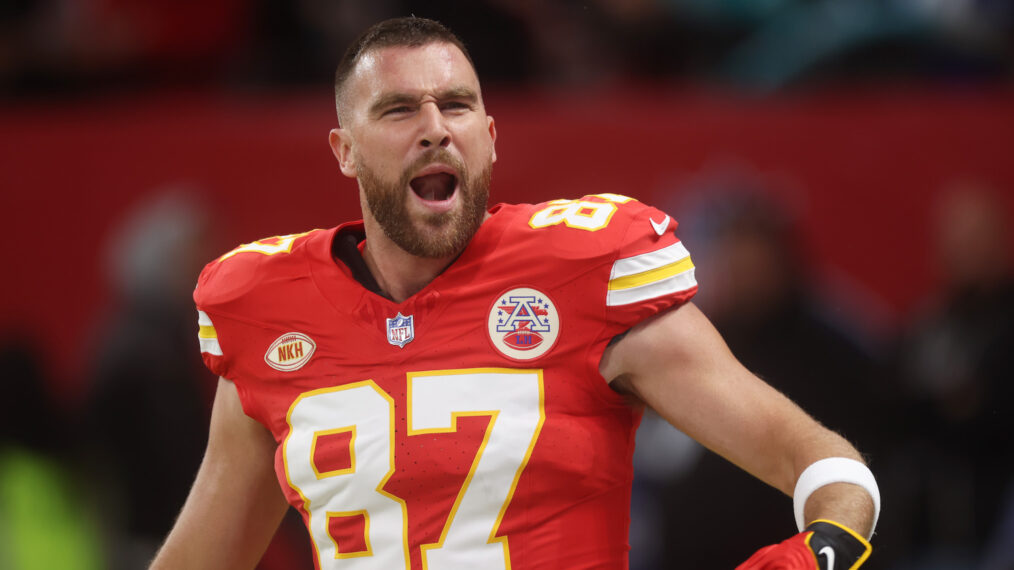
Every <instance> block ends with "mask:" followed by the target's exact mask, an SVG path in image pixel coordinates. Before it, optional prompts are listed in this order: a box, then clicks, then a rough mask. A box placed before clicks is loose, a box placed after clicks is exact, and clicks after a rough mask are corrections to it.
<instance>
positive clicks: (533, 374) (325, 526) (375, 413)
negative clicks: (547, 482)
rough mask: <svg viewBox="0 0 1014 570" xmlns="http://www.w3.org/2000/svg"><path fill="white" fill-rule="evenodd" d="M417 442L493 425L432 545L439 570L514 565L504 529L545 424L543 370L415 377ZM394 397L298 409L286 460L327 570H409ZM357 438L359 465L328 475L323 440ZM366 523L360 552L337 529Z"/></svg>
mask: <svg viewBox="0 0 1014 570" xmlns="http://www.w3.org/2000/svg"><path fill="white" fill-rule="evenodd" d="M406 403H407V407H408V420H407V423H408V435H409V436H413V435H420V434H433V433H449V432H453V431H456V429H457V427H456V421H457V420H456V418H457V417H458V416H489V418H490V421H489V426H488V427H487V428H486V435H485V437H484V438H483V441H482V444H481V445H480V447H479V449H478V451H477V452H476V454H475V460H474V461H473V462H472V466H471V469H470V470H469V473H468V475H467V476H466V477H465V481H464V484H463V485H462V487H461V489H460V490H459V492H458V496H457V499H456V500H455V501H454V506H453V507H452V508H451V511H450V513H449V515H448V517H447V522H446V523H445V524H444V528H443V531H442V532H441V533H440V539H439V541H438V542H436V543H434V544H425V545H422V547H421V549H422V560H423V565H424V567H426V568H429V569H433V570H436V569H439V568H460V567H465V566H466V565H467V566H468V567H471V568H483V569H486V568H510V548H509V545H508V543H507V537H497V536H496V534H497V530H498V528H499V526H500V522H501V520H502V519H503V516H504V513H505V512H506V510H507V506H508V505H509V504H510V501H511V498H512V496H513V494H514V489H515V488H516V485H517V482H518V479H519V478H520V476H521V472H522V471H523V470H524V468H525V465H527V463H528V459H529V457H530V456H531V453H532V449H533V448H534V447H535V441H536V439H538V436H539V431H540V430H541V428H542V424H543V422H544V421H545V406H544V393H543V383H542V371H541V370H510V369H499V368H491V369H471V370H453V371H439V372H417V373H409V374H408V396H407V402H406ZM394 412H395V410H394V399H393V398H391V396H390V395H389V394H387V393H385V392H384V391H383V390H382V389H381V388H380V387H379V386H377V385H376V384H375V383H374V382H373V381H372V380H365V381H362V382H356V383H353V384H347V385H343V386H337V387H333V388H322V389H320V390H314V391H311V392H307V393H305V394H301V395H300V396H299V397H298V398H297V399H296V401H295V402H293V404H292V406H291V407H290V408H289V413H288V423H289V428H290V430H289V435H288V436H287V437H286V438H285V441H284V442H283V443H282V456H283V460H284V463H285V472H286V477H287V479H288V482H289V485H290V486H291V487H292V488H293V489H294V490H296V491H297V492H298V493H299V494H300V496H301V497H302V498H303V502H304V505H305V508H306V511H307V513H309V517H308V518H309V520H308V523H307V526H308V527H309V530H310V538H311V540H312V542H313V546H314V551H315V555H316V557H317V561H318V565H319V567H320V568H321V570H324V569H334V570H337V569H343V570H344V569H361V568H371V569H372V568H377V569H380V568H383V569H389V568H408V567H409V566H410V563H409V560H410V558H409V547H408V537H407V534H408V524H407V516H406V508H405V502H404V501H403V500H402V499H400V498H399V497H396V496H394V495H392V494H390V493H388V492H386V491H385V490H384V485H385V483H386V482H387V480H388V479H389V478H390V477H391V475H392V474H393V473H394V470H395V463H394V430H395V424H394V422H395V413H394ZM338 431H351V433H352V437H351V440H350V443H349V449H350V455H351V458H352V462H351V467H350V468H347V469H339V470H333V471H325V472H320V470H318V468H317V465H316V463H315V462H314V459H313V454H314V451H315V447H316V442H317V438H318V437H319V436H321V435H326V434H329V433H335V432H338ZM353 515H354V516H360V517H363V519H364V520H365V527H364V535H365V536H364V537H363V539H364V544H365V548H364V547H362V546H360V547H359V548H358V549H353V550H350V549H349V548H348V547H346V548H345V549H343V548H342V545H340V544H339V543H338V541H336V540H335V539H334V538H333V536H332V535H331V532H330V530H329V529H330V521H331V519H333V518H335V517H346V516H353Z"/></svg>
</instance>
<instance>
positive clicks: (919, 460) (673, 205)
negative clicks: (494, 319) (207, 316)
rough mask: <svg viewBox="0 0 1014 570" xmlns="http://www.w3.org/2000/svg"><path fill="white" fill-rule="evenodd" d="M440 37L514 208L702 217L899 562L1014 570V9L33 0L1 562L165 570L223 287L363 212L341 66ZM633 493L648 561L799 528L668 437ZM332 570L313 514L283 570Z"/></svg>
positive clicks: (969, 3) (23, 73)
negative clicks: (854, 451) (424, 35)
mask: <svg viewBox="0 0 1014 570" xmlns="http://www.w3.org/2000/svg"><path fill="white" fill-rule="evenodd" d="M407 14H416V15H419V16H427V17H432V18H435V19H438V20H441V21H443V22H444V23H446V24H448V25H450V26H451V27H452V29H454V30H455V31H456V32H457V33H458V34H459V35H461V36H462V38H463V39H464V40H465V42H466V44H467V45H468V46H469V48H470V49H471V51H472V55H473V57H474V59H475V61H476V64H477V67H478V69H479V74H480V77H481V78H482V79H483V86H484V95H485V99H486V106H487V110H488V111H489V112H490V114H492V115H493V116H494V117H495V119H496V122H497V130H498V134H499V139H498V141H497V153H498V156H499V162H498V164H497V166H496V169H495V172H494V177H493V189H492V201H493V202H500V201H511V202H517V201H541V200H545V199H550V198H557V197H578V196H581V195H585V194H592V193H600V192H612V193H619V194H627V195H630V196H633V197H636V198H638V199H640V200H642V201H645V202H649V203H653V204H656V205H659V206H660V207H662V208H663V209H666V210H667V211H669V212H670V213H671V214H672V215H673V216H674V217H675V218H676V219H677V220H679V221H680V222H681V226H680V230H679V232H678V233H679V234H680V235H681V237H682V238H683V240H684V241H685V242H686V243H687V245H688V247H689V249H690V250H691V252H692V253H694V254H695V263H696V265H697V267H698V271H699V275H698V277H699V281H700V282H701V287H702V291H701V294H700V296H699V298H698V302H699V304H700V305H701V306H702V308H704V310H705V311H706V312H708V314H709V315H710V316H711V317H712V319H713V320H714V321H715V322H716V324H717V325H718V326H719V328H720V329H721V330H722V332H723V334H725V335H726V337H727V339H729V342H730V345H732V347H733V349H734V351H736V352H737V354H739V355H740V357H741V358H742V359H743V360H744V362H746V363H747V365H748V366H750V367H751V368H753V369H754V370H756V371H757V372H758V373H760V374H761V375H762V376H764V377H765V378H766V379H767V380H768V381H769V382H771V383H772V384H774V385H775V386H776V387H779V388H780V389H782V390H784V391H786V392H787V393H789V395H790V396H792V397H793V398H795V399H797V401H799V402H800V403H801V404H802V405H803V406H804V407H805V408H807V409H808V410H810V411H812V412H813V413H814V414H815V415H816V416H817V417H818V418H820V419H822V420H823V421H825V423H827V424H828V425H829V426H830V427H832V428H834V429H838V430H841V431H842V432H843V433H844V434H845V435H846V436H847V437H849V438H850V439H852V440H853V441H855V442H856V444H857V446H858V447H859V448H860V449H862V450H864V451H866V452H868V453H869V454H870V459H871V462H872V466H873V468H874V471H875V472H876V473H877V474H878V476H879V477H880V478H881V484H882V491H883V493H884V515H883V519H882V523H881V527H880V528H881V530H880V533H879V535H878V537H877V538H876V539H875V542H874V544H875V547H876V549H875V555H874V557H873V558H872V560H871V562H870V563H869V564H868V567H871V568H887V569H894V570H900V569H908V568H920V569H964V568H982V569H1000V568H1014V552H1012V551H1014V546H1012V545H1014V487H1012V486H1011V483H1012V482H1014V465H1012V464H1014V449H1012V445H1011V443H1010V441H1009V440H1010V439H1011V438H1010V437H1009V434H1010V433H1011V431H1012V429H1011V428H1012V427H1014V413H1012V402H1014V398H1012V397H1011V396H1012V395H1014V394H1012V392H1014V390H1012V386H1014V365H1012V360H1014V356H1012V355H1014V286H1012V280H1011V253H1010V252H1011V248H1012V246H1014V234H1012V232H1011V231H1010V230H1011V227H1010V226H1011V223H1010V221H1011V218H1012V215H1014V82H1012V78H1014V3H1012V2H1009V1H1008V0H851V1H847V2H843V1H838V0H629V1H624V0H585V1H580V2H579V1H569V0H549V1H546V2H531V1H517V2H512V1H510V0H482V1H479V0H476V1H461V2H450V1H445V2H414V1H411V0H372V1H369V2H367V1H351V0H348V1H342V0H290V1H279V0H255V1H250V2H244V1H241V0H205V1H203V2H196V1H193V0H183V1H180V0H176V1H168V0H148V1H146V2H129V1H124V0H11V1H8V2H5V3H4V4H3V6H2V7H0V188H2V190H0V196H2V198H0V200H2V202H0V205H2V211H3V212H5V213H6V216H5V219H7V220H8V221H7V230H6V236H7V237H6V247H5V248H4V252H5V255H6V256H7V259H8V263H7V267H8V270H7V271H6V272H5V275H6V277H5V278H4V279H3V280H0V287H2V289H0V291H2V298H3V313H2V320H0V339H2V345H0V348H2V352H0V354H2V358H3V366H0V374H2V378H3V390H4V396H3V397H2V398H0V401H2V402H3V403H2V404H0V421H2V422H3V429H2V431H0V438H2V439H0V535H2V536H0V569H2V568H11V569H18V570H21V569H32V568H54V567H61V568H134V567H139V566H141V565H143V563H144V561H145V560H146V559H147V557H149V556H150V555H151V554H152V552H153V549H154V548H155V547H156V546H157V544H158V542H159V540H160V539H161V537H162V536H163V535H164V534H165V532H166V531H167V530H168V527H169V525H171V522H172V517H173V516H174V514H175V512H176V511H177V510H178V508H179V506H180V504H181V503H182V499H183V497H184V496H185V493H186V489H187V488H188V486H189V483H190V480H191V478H192V476H193V472H194V469H195V466H196V463H197V462H198V461H199V459H200V455H201V451H202V450H203V441H204V440H203V438H204V433H203V432H204V430H205V426H206V421H207V419H206V418H207V405H208V402H209V397H210V393H211V391H212V390H213V386H214V383H213V380H214V379H213V378H211V377H210V374H209V373H207V372H206V371H204V370H203V368H202V367H201V365H200V362H199V355H198V353H197V345H196V341H195V340H194V333H195V332H196V327H195V325H194V321H193V317H194V311H193V308H192V305H191V304H190V301H189V293H190V291H191V290H192V288H193V284H194V282H195V279H196V275H197V272H198V271H199V270H200V267H201V265H202V264H203V263H204V262H206V261H208V260H210V259H212V258H213V257H214V256H216V255H217V254H218V253H220V252H223V251H226V250H228V249H230V248H231V247H233V246H234V245H236V244H238V243H241V242H249V241H252V240H255V239H258V238H261V237H266V236H271V235H279V234H286V233H294V232H299V231H304V230H306V229H309V228H313V227H330V226H333V225H335V224H336V223H338V222H340V221H344V220H347V219H351V218H354V217H358V215H359V214H358V199H357V194H356V187H355V184H354V182H353V181H349V180H347V179H344V178H343V177H341V175H340V173H339V172H338V169H337V168H336V165H335V163H334V161H333V157H332V156H331V153H330V149H329V148H328V146H327V142H326V139H327V131H328V130H329V129H330V128H332V126H334V125H335V118H334V104H333V99H332V92H331V82H332V73H333V67H334V65H335V63H336V62H337V60H338V58H339V57H340V55H341V53H342V51H343V50H344V47H345V45H347V43H348V42H349V41H350V40H351V39H352V38H353V37H354V36H355V35H356V34H357V33H358V32H359V31H361V30H362V29H364V28H365V27H367V26H368V25H370V24H371V23H373V22H375V21H377V20H379V19H382V18H385V17H389V16H396V15H407ZM11 262H13V263H11ZM642 452H644V453H642ZM636 464H637V469H638V477H637V481H636V484H635V493H634V509H633V513H632V519H633V524H632V533H631V543H632V546H633V551H632V555H631V566H632V567H633V568H638V569H640V568H644V569H648V568H731V567H733V566H734V565H735V564H736V563H737V562H738V561H741V560H743V559H745V558H746V557H747V556H748V555H749V554H750V552H751V551H752V550H753V549H755V548H757V547H759V546H761V545H762V544H764V543H765V542H772V541H777V540H780V539H781V538H784V537H785V536H788V535H789V534H791V533H792V532H793V525H792V517H791V514H790V505H789V501H788V500H787V499H785V498H784V497H781V496H778V494H777V493H774V492H773V491H771V490H769V489H766V488H764V487H763V486H762V485H760V484H757V483H755V482H752V481H750V480H749V479H748V478H746V477H745V476H743V475H741V474H739V473H737V472H735V470H734V469H733V468H731V467H729V466H726V465H724V464H722V463H721V462H720V461H715V459H714V458H713V457H712V456H710V455H709V454H707V453H704V452H702V451H701V450H700V449H699V448H697V447H696V445H695V444H693V443H692V442H688V441H686V440H685V439H684V438H682V437H681V436H680V435H679V434H678V433H676V432H675V431H673V430H671V429H667V428H666V427H665V426H661V425H659V424H658V422H657V421H656V420H655V419H654V418H652V417H651V416H650V415H649V416H648V417H647V418H646V420H645V424H644V428H643V429H642V431H641V433H640V435H639V454H638V457H637V458H636ZM42 497H46V499H43V498H42ZM744 507H745V509H746V511H747V512H746V513H744V512H743V511H744ZM55 543H62V544H69V545H76V546H74V547H73V548H71V549H70V551H71V552H73V554H74V555H73V556H69V557H67V559H61V558H59V554H58V552H56V551H57V550H60V549H56V548H54V547H53V545H54V544H55ZM64 550H66V549H64ZM306 556H307V555H306V545H305V543H304V542H303V539H302V538H301V537H300V535H299V529H298V520H290V521H287V523H286V526H285V527H284V529H283V531H282V533H281V534H280V537H279V539H278V540H276V542H275V544H274V545H273V546H272V549H271V550H270V551H269V555H268V556H267V558H266V559H265V561H264V562H263V563H262V567H263V568H266V569H270V568H301V567H312V565H310V566H306V565H307V564H309V563H308V562H307V560H308V559H307V557H306ZM293 561H295V562H293Z"/></svg>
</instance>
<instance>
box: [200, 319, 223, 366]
mask: <svg viewBox="0 0 1014 570" xmlns="http://www.w3.org/2000/svg"><path fill="white" fill-rule="evenodd" d="M197 325H198V327H199V329H198V332H197V340H198V341H200V343H201V352H206V353H208V354H211V355H213V356H222V347H221V346H220V345H219V344H218V331H216V330H215V325H214V324H212V322H211V317H209V316H208V313H205V312H204V311H197Z"/></svg>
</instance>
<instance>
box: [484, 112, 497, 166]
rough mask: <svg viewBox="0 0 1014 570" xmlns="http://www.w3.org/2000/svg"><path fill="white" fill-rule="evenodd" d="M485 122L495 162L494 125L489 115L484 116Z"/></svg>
mask: <svg viewBox="0 0 1014 570" xmlns="http://www.w3.org/2000/svg"><path fill="white" fill-rule="evenodd" d="M486 120H487V121H488V122H489V139H490V150H491V151H492V152H493V162H496V123H495V122H494V121H493V117H492V116H489V115H487V116H486Z"/></svg>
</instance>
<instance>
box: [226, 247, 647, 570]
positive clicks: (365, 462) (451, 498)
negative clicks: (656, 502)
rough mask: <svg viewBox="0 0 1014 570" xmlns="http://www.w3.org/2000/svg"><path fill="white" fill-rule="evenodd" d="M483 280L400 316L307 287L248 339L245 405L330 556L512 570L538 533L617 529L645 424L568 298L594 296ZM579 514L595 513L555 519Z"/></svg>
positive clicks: (494, 274)
mask: <svg viewBox="0 0 1014 570" xmlns="http://www.w3.org/2000/svg"><path fill="white" fill-rule="evenodd" d="M487 269H489V270H484V269H483V268H468V267H463V268H461V270H460V271H462V272H463V273H467V274H468V275H469V276H470V277H472V279H470V280H468V281H464V282H462V281H459V280H458V279H457V278H456V277H457V276H456V275H455V273H456V272H454V273H449V274H446V275H444V276H442V277H441V279H439V280H438V281H437V282H435V283H434V284H433V285H434V286H433V287H431V288H429V289H427V290H425V291H423V292H422V293H420V294H419V295H417V296H416V297H414V298H413V299H411V300H409V301H408V302H406V303H403V304H400V305H395V304H393V303H391V302H389V301H387V300H385V299H382V298H380V297H377V296H375V295H372V294H370V293H365V292H361V291H360V292H358V293H353V292H352V291H353V290H354V288H351V287H350V291H349V292H346V293H345V294H358V295H360V296H361V297H360V300H359V302H357V303H350V304H347V305H345V307H349V308H348V309H345V310H343V309H344V307H336V306H334V305H332V304H329V303H325V302H324V299H314V298H313V297H314V296H315V295H316V294H317V293H316V292H315V291H314V290H313V289H312V288H307V289H306V290H305V291H296V292H293V293H291V294H290V300H289V301H282V300H276V301H275V303H276V304H277V306H276V310H281V311H282V313H284V316H281V317H280V318H279V319H277V321H278V322H279V323H282V322H284V323H285V324H286V326H288V327H289V328H293V327H292V324H293V323H298V325H297V326H296V327H295V329H294V330H288V329H285V328H280V326H279V327H277V328H276V327H270V326H264V325H268V324H269V323H267V322H265V323H262V326H261V327H258V328H256V329H252V331H251V334H253V335H257V336H259V338H257V339H256V340H254V339H253V338H251V339H249V340H250V342H249V343H248V345H249V346H251V347H256V346H259V347H265V348H266V352H265V353H264V355H263V357H262V358H254V357H253V356H255V355H253V354H251V355H250V356H249V357H247V358H244V359H242V361H244V362H248V363H252V364H251V366H252V367H254V368H255V370H251V371H250V373H249V375H248V377H257V378H259V379H260V380H259V381H258V387H257V389H256V396H254V397H253V398H252V400H253V401H254V402H256V403H255V405H256V406H257V407H258V408H259V410H258V412H257V413H258V414H259V415H260V416H261V419H262V421H263V422H264V423H265V424H266V425H269V426H270V427H271V430H272V432H273V433H274V434H275V437H276V439H277V440H278V441H279V443H280V444H279V447H278V451H277V453H276V471H277V473H278V476H279V480H280V483H281V484H282V488H283V490H284V491H285V493H286V495H287V497H288V499H289V501H290V502H291V503H292V504H293V505H294V506H296V507H297V508H299V509H300V510H301V511H303V512H304V517H305V518H306V520H307V525H308V528H309V529H310V532H311V535H312V538H313V543H314V545H315V547H316V548H317V549H318V551H319V552H318V558H319V559H320V560H332V559H333V560H340V561H351V560H356V559H360V558H361V559H362V560H363V562H362V564H367V562H366V561H367V560H369V561H370V562H369V564H370V565H369V566H368V567H371V568H395V567H398V564H399V563H401V564H403V563H404V560H407V561H408V563H409V565H410V566H411V567H414V568H421V567H424V566H425V567H429V568H439V567H452V566H454V564H453V563H452V561H453V560H454V559H455V558H454V557H462V558H461V560H462V561H465V560H467V561H469V563H470V564H475V561H477V560H485V561H486V562H487V563H486V564H479V565H478V566H477V567H482V568H487V567H488V568H497V567H504V568H506V567H509V564H511V562H510V561H511V560H513V561H514V562H513V563H514V564H518V563H519V562H521V561H522V560H524V558H525V557H526V555H534V552H537V549H535V545H536V544H537V543H538V538H539V537H538V536H533V535H532V534H531V531H530V529H531V528H541V529H543V531H542V532H543V533H544V536H543V537H542V538H543V539H544V540H547V541H548V540H549V537H550V536H552V534H553V532H559V533H563V532H564V531H565V530H566V532H567V533H568V534H569V533H576V532H577V531H578V530H579V529H580V528H583V527H586V526H587V525H588V522H589V520H592V521H594V522H593V524H594V525H603V524H607V525H608V523H607V522H606V521H603V520H601V518H602V515H603V512H606V511H612V512H613V513H614V516H616V515H619V516H621V517H625V515H626V511H625V508H626V507H625V504H626V503H625V500H626V499H625V494H626V492H627V490H628V488H629V477H630V474H629V456H630V453H631V450H632V433H633V428H634V426H635V424H636V418H637V414H636V413H635V412H634V411H633V410H630V409H629V408H627V407H626V406H624V405H623V404H622V403H621V402H620V401H619V399H618V398H617V397H615V395H614V394H612V393H611V392H610V391H609V388H608V387H607V386H606V384H605V382H604V381H603V380H602V379H601V377H599V376H598V375H597V373H596V372H595V371H596V369H597V361H596V360H595V359H596V357H595V356H593V354H592V345H593V340H594V334H593V333H597V332H598V331H597V330H594V331H593V330H590V328H594V327H595V326H596V325H594V319H593V318H591V317H592V316H591V315H584V314H582V309H581V308H580V307H581V305H580V303H575V302H574V300H578V299H582V298H584V296H585V295H587V294H589V293H588V291H584V292H582V291H581V290H580V289H581V286H580V282H575V281H574V280H572V279H569V278H567V274H566V272H562V271H550V272H547V274H546V276H545V277H541V278H540V277H538V276H536V277H534V278H533V276H532V274H531V272H528V277H529V278H528V279H527V280H526V281H525V282H522V283H518V282H515V281H513V280H512V275H513V274H514V271H512V268H511V267H510V266H509V265H507V264H505V263H501V264H496V263H493V264H490V265H488V266H487ZM557 269H559V268H557ZM445 283H461V284H460V285H454V286H442V285H444V284H445ZM325 297H326V295H325ZM251 351H252V352H257V350H256V349H251ZM589 501H590V503H589ZM586 503H588V504H595V503H597V504H598V508H599V509H600V510H599V511H598V512H597V513H596V516H595V518H594V519H591V518H589V517H580V516H576V515H571V516H561V512H562V511H566V510H574V509H573V506H574V505H575V504H578V505H581V504H586ZM603 504H605V505H607V506H606V508H605V510H601V509H603ZM580 511H581V509H576V510H575V512H580ZM582 519H587V520H582ZM596 519H598V520H596ZM624 520H625V519H622V518H621V519H619V521H617V522H616V523H614V524H616V525H619V526H618V528H617V532H616V533H614V536H613V537H612V538H611V539H610V540H611V542H612V543H613V546H612V549H613V550H614V551H616V553H618V554H619V555H621V556H622V554H623V548H624V546H625V537H624V536H623V535H622V534H621V533H622V530H621V529H622V526H623V521H624ZM565 527H567V528H565ZM552 529H556V530H555V531H553V530H552ZM575 536H576V534H575ZM511 537H513V541H514V543H515V544H513V545H511V544H510V540H511ZM557 538H558V537H557ZM603 544H604V543H603V542H599V543H597V545H596V548H599V547H601V546H602V545H603ZM529 551H530V552H531V554H526V553H528V552H529ZM540 556H543V555H540ZM406 557H407V558H406ZM447 557H450V558H447ZM382 560H387V562H383V563H382V562H380V561H382ZM396 560H399V561H401V562H396ZM354 564H355V563H353V562H343V563H342V565H340V566H339V565H336V566H335V567H352V566H353V565H354Z"/></svg>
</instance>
